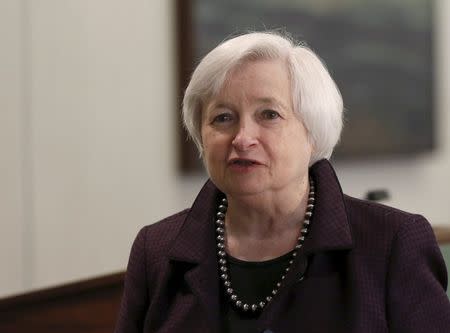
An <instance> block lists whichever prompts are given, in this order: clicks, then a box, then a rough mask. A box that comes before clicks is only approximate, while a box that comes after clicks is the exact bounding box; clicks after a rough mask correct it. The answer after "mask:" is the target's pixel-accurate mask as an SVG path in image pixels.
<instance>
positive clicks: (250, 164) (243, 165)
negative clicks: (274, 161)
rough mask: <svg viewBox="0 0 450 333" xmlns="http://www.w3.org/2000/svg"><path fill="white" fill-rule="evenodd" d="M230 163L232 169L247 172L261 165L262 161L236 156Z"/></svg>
mask: <svg viewBox="0 0 450 333" xmlns="http://www.w3.org/2000/svg"><path fill="white" fill-rule="evenodd" d="M228 165H229V167H230V168H231V169H232V170H235V171H241V172H242V171H244V172H246V171H250V170H252V169H254V168H255V167H257V166H260V165H261V163H259V162H258V161H255V160H250V159H242V158H234V159H232V160H231V161H230V162H229V163H228Z"/></svg>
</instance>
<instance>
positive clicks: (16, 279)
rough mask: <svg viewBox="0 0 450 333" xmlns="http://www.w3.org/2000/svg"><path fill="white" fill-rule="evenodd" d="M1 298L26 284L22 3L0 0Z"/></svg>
mask: <svg viewBox="0 0 450 333" xmlns="http://www.w3.org/2000/svg"><path fill="white" fill-rule="evenodd" d="M0 43H1V44H0V267H1V268H0V270H1V273H0V295H2V294H5V293H15V292H18V291H19V290H21V289H22V288H23V287H24V281H23V276H24V274H23V247H22V244H23V231H24V230H23V228H24V223H23V222H24V220H23V216H22V213H21V212H22V211H23V204H24V198H23V188H22V184H23V183H22V178H23V177H22V176H23V173H22V165H23V163H22V162H23V161H22V157H23V156H22V150H23V149H22V148H23V147H22V145H23V141H24V140H23V139H24V138H23V131H22V126H23V125H22V124H23V122H24V119H23V118H22V113H21V112H20V111H21V109H22V107H23V102H22V101H23V97H24V96H23V86H22V79H23V77H22V59H21V54H22V17H21V4H20V2H18V1H17V2H15V1H0Z"/></svg>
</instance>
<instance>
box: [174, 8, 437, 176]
mask: <svg viewBox="0 0 450 333" xmlns="http://www.w3.org/2000/svg"><path fill="white" fill-rule="evenodd" d="M432 2H433V0H377V1H373V0H346V1H335V0H321V1H317V0H302V1H295V0H246V1H242V0H228V1H223V0H179V1H177V6H176V7H177V22H178V29H177V32H178V54H179V59H178V60H179V64H178V65H179V93H180V100H181V96H182V93H183V91H184V89H185V87H186V85H187V83H188V80H189V77H190V75H191V73H192V71H193V70H194V68H195V65H196V64H197V63H198V62H199V61H200V59H201V58H202V57H203V56H204V55H205V54H206V53H208V52H209V50H211V49H212V48H213V47H215V46H216V45H217V44H218V43H220V42H221V41H223V40H224V39H226V38H229V37H231V36H234V35H238V34H241V33H244V32H247V31H264V30H278V31H282V32H284V31H287V32H289V33H290V34H291V35H292V37H294V38H295V39H297V40H300V41H303V42H305V43H306V44H307V45H308V46H309V47H310V48H312V49H313V50H314V51H315V52H316V53H317V54H318V55H319V56H320V57H321V58H322V59H323V61H324V62H325V64H326V66H327V68H328V69H329V71H330V72H331V75H332V76H333V78H334V80H335V81H336V83H337V85H338V87H339V89H340V91H341V93H342V97H343V100H344V107H345V116H344V118H345V121H344V130H343V133H342V138H341V141H340V143H339V144H338V146H337V147H336V150H335V153H334V158H335V159H350V158H351V159H355V158H357V159H362V158H374V157H377V158H378V157H392V156H408V155H415V154H418V153H421V152H426V151H430V150H431V149H433V147H434V141H435V140H434V133H433V128H434V126H433V52H432V50H433V31H432V30H433V29H432ZM179 132H180V138H179V146H180V166H181V169H182V170H183V171H188V172H189V171H193V170H196V169H197V168H199V167H200V165H201V161H199V159H198V153H197V152H196V149H195V147H194V146H193V144H192V143H191V142H190V141H188V140H187V134H186V133H185V132H183V130H182V129H181V128H180V131H179Z"/></svg>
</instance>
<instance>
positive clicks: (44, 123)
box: [0, 0, 450, 296]
mask: <svg viewBox="0 0 450 333" xmlns="http://www.w3.org/2000/svg"><path fill="white" fill-rule="evenodd" d="M171 3H172V2H171V1H166V0H154V1H151V0H146V1H144V0H132V1H126V2H125V1H119V0H20V1H19V0H3V1H0V36H1V44H0V51H1V52H0V54H1V57H0V106H1V109H0V138H1V140H0V156H1V157H0V161H1V164H0V166H1V169H0V265H1V266H0V267H2V272H6V274H4V273H3V274H0V296H1V295H8V294H13V293H16V292H18V291H20V290H29V289H34V288H40V287H44V286H49V285H54V284H59V283H63V282H67V281H72V280H77V279H81V278H86V277H91V276H95V275H99V274H104V273H110V272H113V271H116V270H122V269H124V267H125V265H126V261H127V257H128V253H129V249H130V245H131V242H132V240H133V238H134V236H135V234H136V232H137V231H138V229H139V228H140V227H141V226H143V225H145V224H148V223H152V222H154V221H156V220H158V219H160V218H162V217H163V216H165V215H168V214H169V213H171V212H175V211H176V210H179V209H181V208H184V207H186V206H187V205H189V204H190V202H191V201H192V200H193V197H194V195H195V193H196V192H197V191H198V189H199V188H200V186H201V184H202V182H203V181H204V178H205V177H204V176H198V177H190V178H183V177H181V176H179V175H177V173H176V170H175V165H174V161H175V151H176V150H175V148H174V147H175V142H174V129H173V124H174V114H173V110H174V109H175V107H176V105H175V102H176V101H175V96H174V90H175V80H174V79H175V72H174V62H175V57H176V55H175V51H174V31H173V25H174V23H175V22H174V17H173V8H172V5H171ZM438 5H439V6H440V8H439V10H437V11H436V15H437V25H436V34H437V38H438V41H440V43H438V44H439V45H440V46H439V47H438V49H437V51H438V62H437V65H438V67H437V71H436V72H437V74H438V82H439V87H440V88H439V90H438V92H437V102H438V103H437V106H438V110H437V112H438V113H437V115H438V121H437V125H438V128H439V138H440V146H439V150H437V151H436V152H434V153H432V154H428V155H423V156H420V157H417V158H411V159H407V160H400V159H399V160H384V161H378V160H377V161H369V162H360V163H345V164H344V163H339V164H337V169H338V174H339V175H340V176H341V178H342V183H343V187H344V189H345V190H346V191H347V192H348V193H350V194H353V195H356V196H362V195H363V194H364V192H365V191H366V190H367V189H371V188H379V187H387V188H389V189H390V191H391V193H392V195H393V199H392V201H390V202H389V203H390V204H392V205H394V206H397V207H400V208H403V209H406V210H411V211H415V212H420V213H423V214H424V215H425V216H427V217H429V218H430V220H431V222H432V223H436V224H450V205H449V204H448V199H446V198H448V190H447V188H446V185H447V184H450V174H449V172H448V171H450V170H449V169H450V137H449V132H450V131H449V129H450V117H449V114H448V105H450V100H449V96H448V95H449V94H448V87H449V86H450V72H449V68H450V65H449V60H448V59H449V58H450V43H449V40H450V39H449V37H450V26H449V23H448V21H450V20H449V19H448V18H450V6H449V4H448V2H447V1H445V0H440V1H438Z"/></svg>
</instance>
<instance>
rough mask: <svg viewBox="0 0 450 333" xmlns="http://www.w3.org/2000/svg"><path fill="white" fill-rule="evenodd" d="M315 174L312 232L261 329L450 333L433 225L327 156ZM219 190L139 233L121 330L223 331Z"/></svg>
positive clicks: (207, 189) (449, 307)
mask: <svg viewBox="0 0 450 333" xmlns="http://www.w3.org/2000/svg"><path fill="white" fill-rule="evenodd" d="M310 174H311V175H312V177H313V179H314V180H315V183H316V206H315V208H314V214H313V218H312V220H311V226H310V231H309V234H308V236H307V239H306V241H305V243H304V247H303V248H302V250H301V253H299V255H298V256H297V261H296V262H295V263H294V264H293V265H294V266H293V267H292V268H291V271H290V273H289V274H288V275H287V276H286V279H285V282H284V285H283V286H282V287H281V288H280V290H279V293H278V294H277V296H276V297H275V298H274V299H273V301H272V302H271V303H269V305H267V307H266V308H265V309H264V311H263V312H262V314H261V316H260V319H259V321H258V323H257V325H256V327H255V332H264V331H267V332H274V333H278V332H307V333H313V332H321V333H322V332H333V333H337V332H346V333H351V332H358V333H371V332H373V333H375V332H379V333H382V332H395V333H401V332H427V333H434V332H442V333H448V332H450V303H449V299H448V297H447V295H446V294H445V289H446V287H447V273H446V268H445V264H444V261H443V258H442V255H441V253H440V250H439V248H438V245H437V243H436V239H435V237H434V234H433V231H432V229H431V226H430V224H429V223H428V222H427V221H426V220H425V219H424V218H423V217H422V216H420V215H413V214H409V213H406V212H403V211H400V210H397V209H394V208H390V207H387V206H383V205H380V204H377V203H372V202H366V201H362V200H358V199H355V198H351V197H349V196H347V195H344V194H343V193H342V191H341V188H340V185H339V182H338V180H337V178H336V175H335V173H334V170H333V169H332V167H331V165H330V163H329V162H328V161H326V160H322V161H319V162H317V163H316V164H315V165H314V166H313V167H312V168H311V169H310ZM218 194H219V191H218V189H217V188H216V187H215V186H214V184H213V183H212V182H211V181H208V182H207V183H206V184H205V186H204V187H203V189H202V190H201V191H200V193H199V195H198V197H197V198H196V200H195V202H194V204H193V206H192V208H191V209H187V210H184V211H182V212H180V213H178V214H175V215H173V216H170V217H168V218H166V219H164V220H162V221H160V222H158V223H155V224H152V225H149V226H146V227H144V228H143V229H142V230H141V231H140V232H139V234H138V235H137V238H136V240H135V242H134V244H133V246H132V250H131V255H130V259H129V263H128V269H127V274H126V279H125V289H124V294H123V299H122V305H121V309H120V313H119V316H118V321H117V326H116V331H115V332H116V333H137V332H159V333H168V332H220V323H221V313H220V311H221V309H220V300H221V297H222V296H221V293H222V291H221V285H220V281H219V275H218V263H217V251H216V241H215V225H214V213H215V210H216V198H217V195H218ZM249 333H251V332H249Z"/></svg>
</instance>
